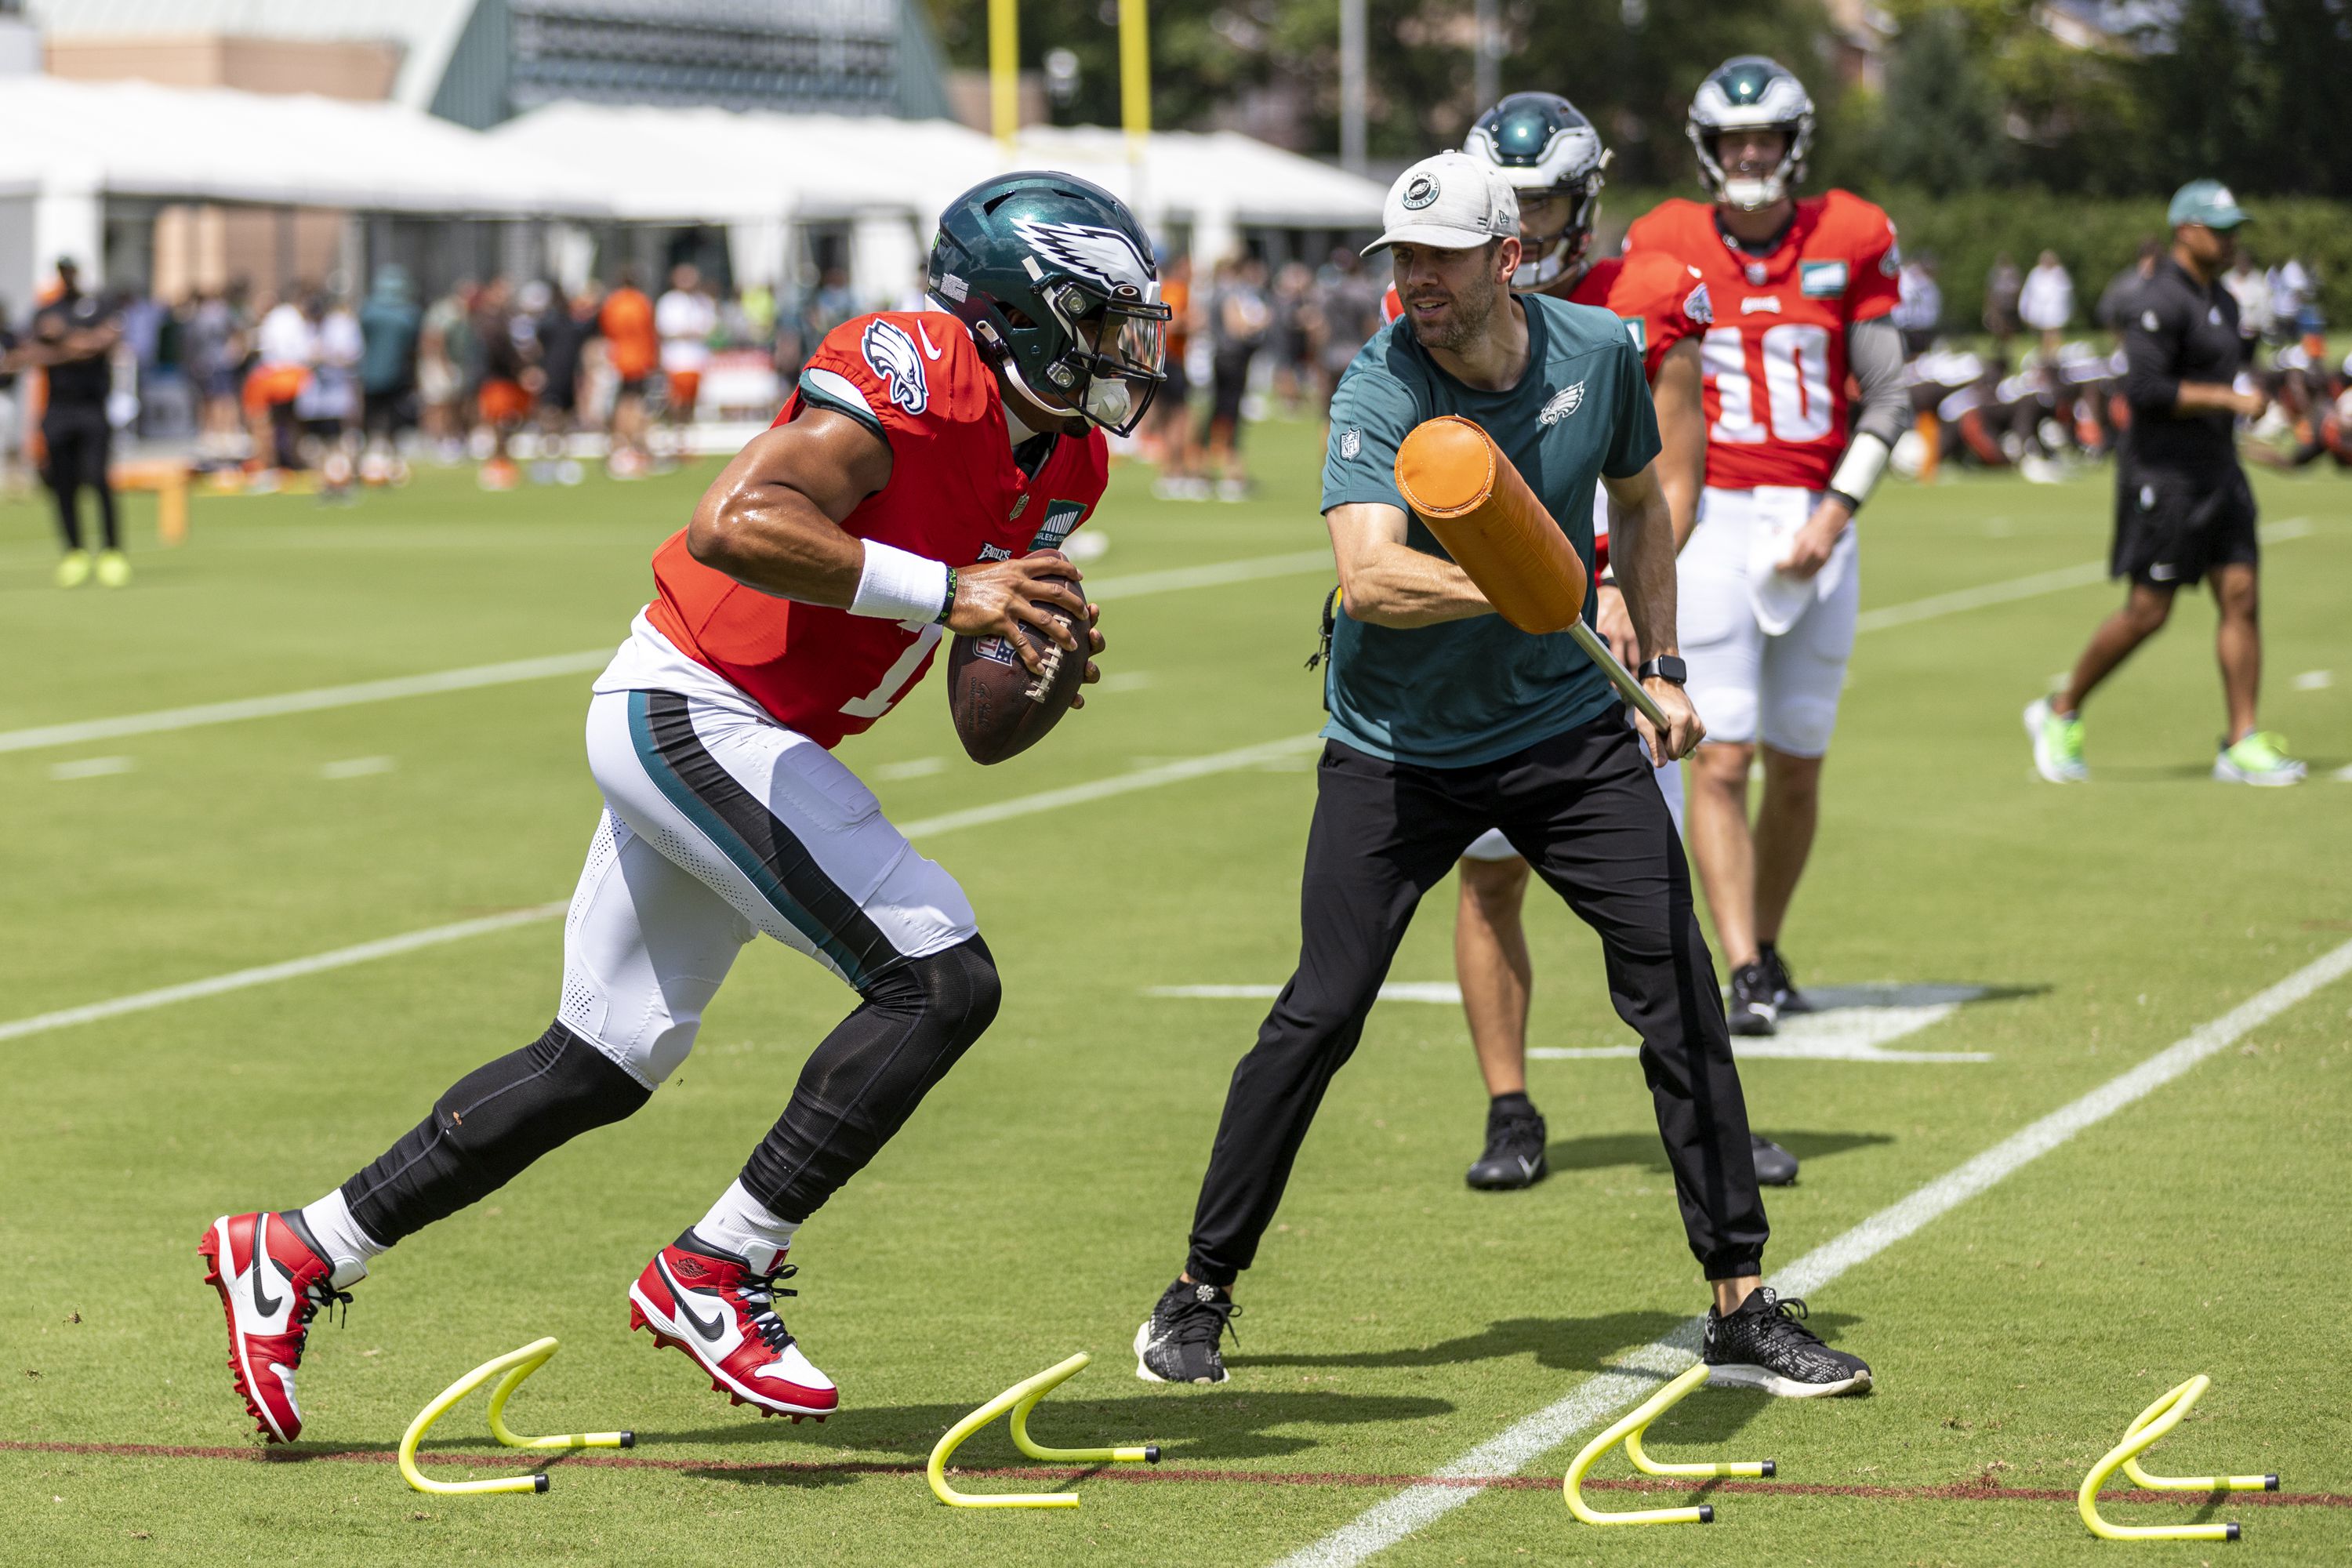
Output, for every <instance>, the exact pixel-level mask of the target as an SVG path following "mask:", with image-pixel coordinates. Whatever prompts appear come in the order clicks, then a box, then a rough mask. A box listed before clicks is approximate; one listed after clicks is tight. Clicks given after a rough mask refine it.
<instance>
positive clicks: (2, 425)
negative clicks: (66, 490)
mask: <svg viewBox="0 0 2352 1568" xmlns="http://www.w3.org/2000/svg"><path fill="white" fill-rule="evenodd" d="M14 319H15V318H13V317H12V316H10V315H9V313H8V301H7V300H0V493H5V494H6V495H8V496H10V497H15V496H16V495H18V494H19V493H21V492H22V490H23V489H24V479H23V476H22V475H20V474H19V473H18V472H17V471H16V454H17V452H18V451H20V450H22V449H23V447H24V430H25V426H24V412H25V410H24V405H23V403H22V402H21V401H20V395H19V393H18V391H17V381H16V349H17V343H18V341H19V340H18V339H17V337H16V332H15V331H14V330H12V329H11V328H10V327H9V325H8V323H9V322H10V321H13V320H14Z"/></svg>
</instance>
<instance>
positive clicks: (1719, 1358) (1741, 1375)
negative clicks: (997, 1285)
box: [1701, 1285, 1870, 1399]
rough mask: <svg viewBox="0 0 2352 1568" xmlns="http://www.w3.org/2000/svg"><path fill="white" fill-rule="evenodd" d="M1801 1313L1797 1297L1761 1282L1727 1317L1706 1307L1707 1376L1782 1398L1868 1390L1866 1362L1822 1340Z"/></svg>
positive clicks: (1703, 1356) (1867, 1364) (1704, 1355)
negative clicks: (1783, 1297)
mask: <svg viewBox="0 0 2352 1568" xmlns="http://www.w3.org/2000/svg"><path fill="white" fill-rule="evenodd" d="M1804 1316H1805V1303H1804V1301H1803V1300H1801V1299H1800V1298H1798V1297H1795V1296H1791V1297H1790V1298H1789V1299H1788V1300H1785V1301H1784V1300H1781V1299H1780V1297H1778V1296H1776V1295H1774V1294H1773V1293H1772V1292H1771V1291H1770V1290H1769V1289H1766V1288H1765V1287H1763V1286H1760V1285H1759V1286H1758V1287H1757V1288H1756V1289H1754V1290H1751V1291H1749V1292H1748V1300H1745V1301H1742V1302H1741V1303H1740V1304H1739V1310H1738V1311H1736V1312H1734V1313H1732V1314H1731V1316H1729V1317H1727V1318H1726V1317H1721V1316H1719V1315H1717V1312H1716V1310H1715V1309H1714V1308H1712V1307H1710V1308H1708V1309H1707V1313H1706V1350H1705V1351H1704V1352H1701V1359H1702V1360H1704V1361H1705V1362H1706V1364H1707V1366H1708V1367H1709V1368H1710V1369H1712V1370H1711V1371H1710V1372H1709V1373H1708V1375H1707V1381H1708V1382H1710V1383H1719V1384H1728V1385H1729V1386H1731V1387H1734V1388H1760V1389H1762V1390H1763V1391H1764V1392H1765V1393H1767V1394H1779V1395H1780V1396H1781V1397H1782V1398H1784V1399H1819V1398H1822V1396H1823V1395H1825V1394H1848V1393H1852V1394H1864V1393H1867V1392H1868V1391H1869V1389H1870V1363H1868V1362H1865V1361H1864V1360H1863V1359H1862V1358H1861V1357H1860V1356H1853V1355H1848V1354H1846V1353H1845V1352H1843V1351H1833V1350H1832V1349H1830V1347H1829V1346H1827V1345H1825V1344H1823V1343H1822V1342H1821V1339H1820V1337H1819V1336H1817V1335H1816V1334H1815V1333H1814V1332H1813V1331H1812V1330H1811V1329H1809V1328H1807V1327H1805V1325H1804V1324H1803V1323H1802V1322H1801V1321H1798V1320H1800V1319H1801V1318H1803V1317H1804Z"/></svg>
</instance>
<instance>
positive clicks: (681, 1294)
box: [654, 1262, 727, 1345]
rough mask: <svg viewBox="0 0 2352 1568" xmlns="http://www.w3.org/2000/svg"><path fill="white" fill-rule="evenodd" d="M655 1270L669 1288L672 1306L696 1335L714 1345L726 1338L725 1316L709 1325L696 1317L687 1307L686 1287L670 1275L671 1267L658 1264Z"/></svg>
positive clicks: (711, 1321) (713, 1318)
mask: <svg viewBox="0 0 2352 1568" xmlns="http://www.w3.org/2000/svg"><path fill="white" fill-rule="evenodd" d="M654 1268H656V1269H657V1270H658V1271H659V1272H660V1274H661V1277H662V1283H664V1284H665V1285H667V1286H668V1287H669V1299H670V1303H671V1305H673V1306H675V1307H676V1308H677V1312H678V1316H680V1317H682V1318H684V1319H685V1320H686V1321H688V1323H690V1324H692V1325H693V1328H694V1331H695V1332H696V1333H698V1334H700V1335H701V1336H702V1337H703V1339H704V1340H706V1341H707V1342H709V1343H711V1344H714V1345H715V1344H717V1343H718V1342H719V1341H720V1340H722V1339H724V1338H726V1336H727V1320H726V1319H725V1318H724V1317H723V1316H719V1315H717V1314H714V1315H713V1316H712V1317H711V1319H710V1321H709V1322H707V1323H706V1322H704V1321H702V1320H701V1319H700V1318H698V1317H696V1316H695V1315H694V1309H693V1308H692V1307H689V1306H688V1305H687V1302H686V1290H685V1289H684V1287H682V1286H680V1285H679V1284H678V1282H677V1277H676V1276H675V1275H673V1274H671V1273H670V1271H669V1267H668V1266H667V1264H664V1263H659V1262H656V1264H655V1265H654Z"/></svg>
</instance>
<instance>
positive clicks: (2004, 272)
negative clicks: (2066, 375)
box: [1984, 250, 2025, 351]
mask: <svg viewBox="0 0 2352 1568" xmlns="http://www.w3.org/2000/svg"><path fill="white" fill-rule="evenodd" d="M2024 287H2025V275H2024V274H2023V273H2021V272H2020V271H2018V269H2017V263H2016V262H2014V261H2011V259H2010V258H2009V252H2008V251H2006V250H2004V251H2002V252H2001V253H2000V255H1998V256H1996V257H1994V258H1993V263H1992V270H1991V271H1990V272H1989V273H1987V274H1986V275H1985V307H1984V330H1985V331H1988V332H1990V333H1991V334H1992V341H1993V345H1994V346H1995V347H1996V348H1999V349H2001V350H2003V351H2006V350H2007V349H2008V347H2009V340H2010V339H2011V338H2012V337H2014V336H2016V335H2017V296H2018V293H2019V291H2020V290H2021V289H2023V288H2024Z"/></svg>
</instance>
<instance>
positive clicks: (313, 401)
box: [294, 293, 367, 500]
mask: <svg viewBox="0 0 2352 1568" xmlns="http://www.w3.org/2000/svg"><path fill="white" fill-rule="evenodd" d="M303 317H304V319H305V320H306V321H309V322H310V331H311V333H312V338H311V345H312V347H311V360H310V381H309V382H308V383H306V384H304V386H303V388H302V390H301V391H300V392H299V393H297V394H296V395H295V396H294V414H295V417H296V418H297V419H299V421H300V422H301V425H302V428H303V431H304V432H305V434H307V435H308V436H309V437H310V439H311V440H312V441H313V442H314V443H316V445H317V447H318V451H319V476H320V480H321V481H322V483H323V489H322V490H321V492H320V493H321V498H322V499H324V500H343V499H346V498H348V497H349V496H350V494H351V488H352V453H351V447H350V437H351V435H352V430H353V428H354V427H355V426H357V425H358V423H359V416H360V377H359V369H360V359H361V356H362V354H363V353H365V352H366V347H367V345H366V342H365V341H364V339H363V338H362V334H361V332H360V323H359V318H358V317H356V316H354V315H352V308H351V306H350V305H348V304H347V303H345V302H344V301H343V300H341V298H339V297H336V296H333V295H329V294H324V293H320V294H315V295H312V296H311V297H310V300H309V301H308V302H307V306H306V309H305V310H304V311H303Z"/></svg>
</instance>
